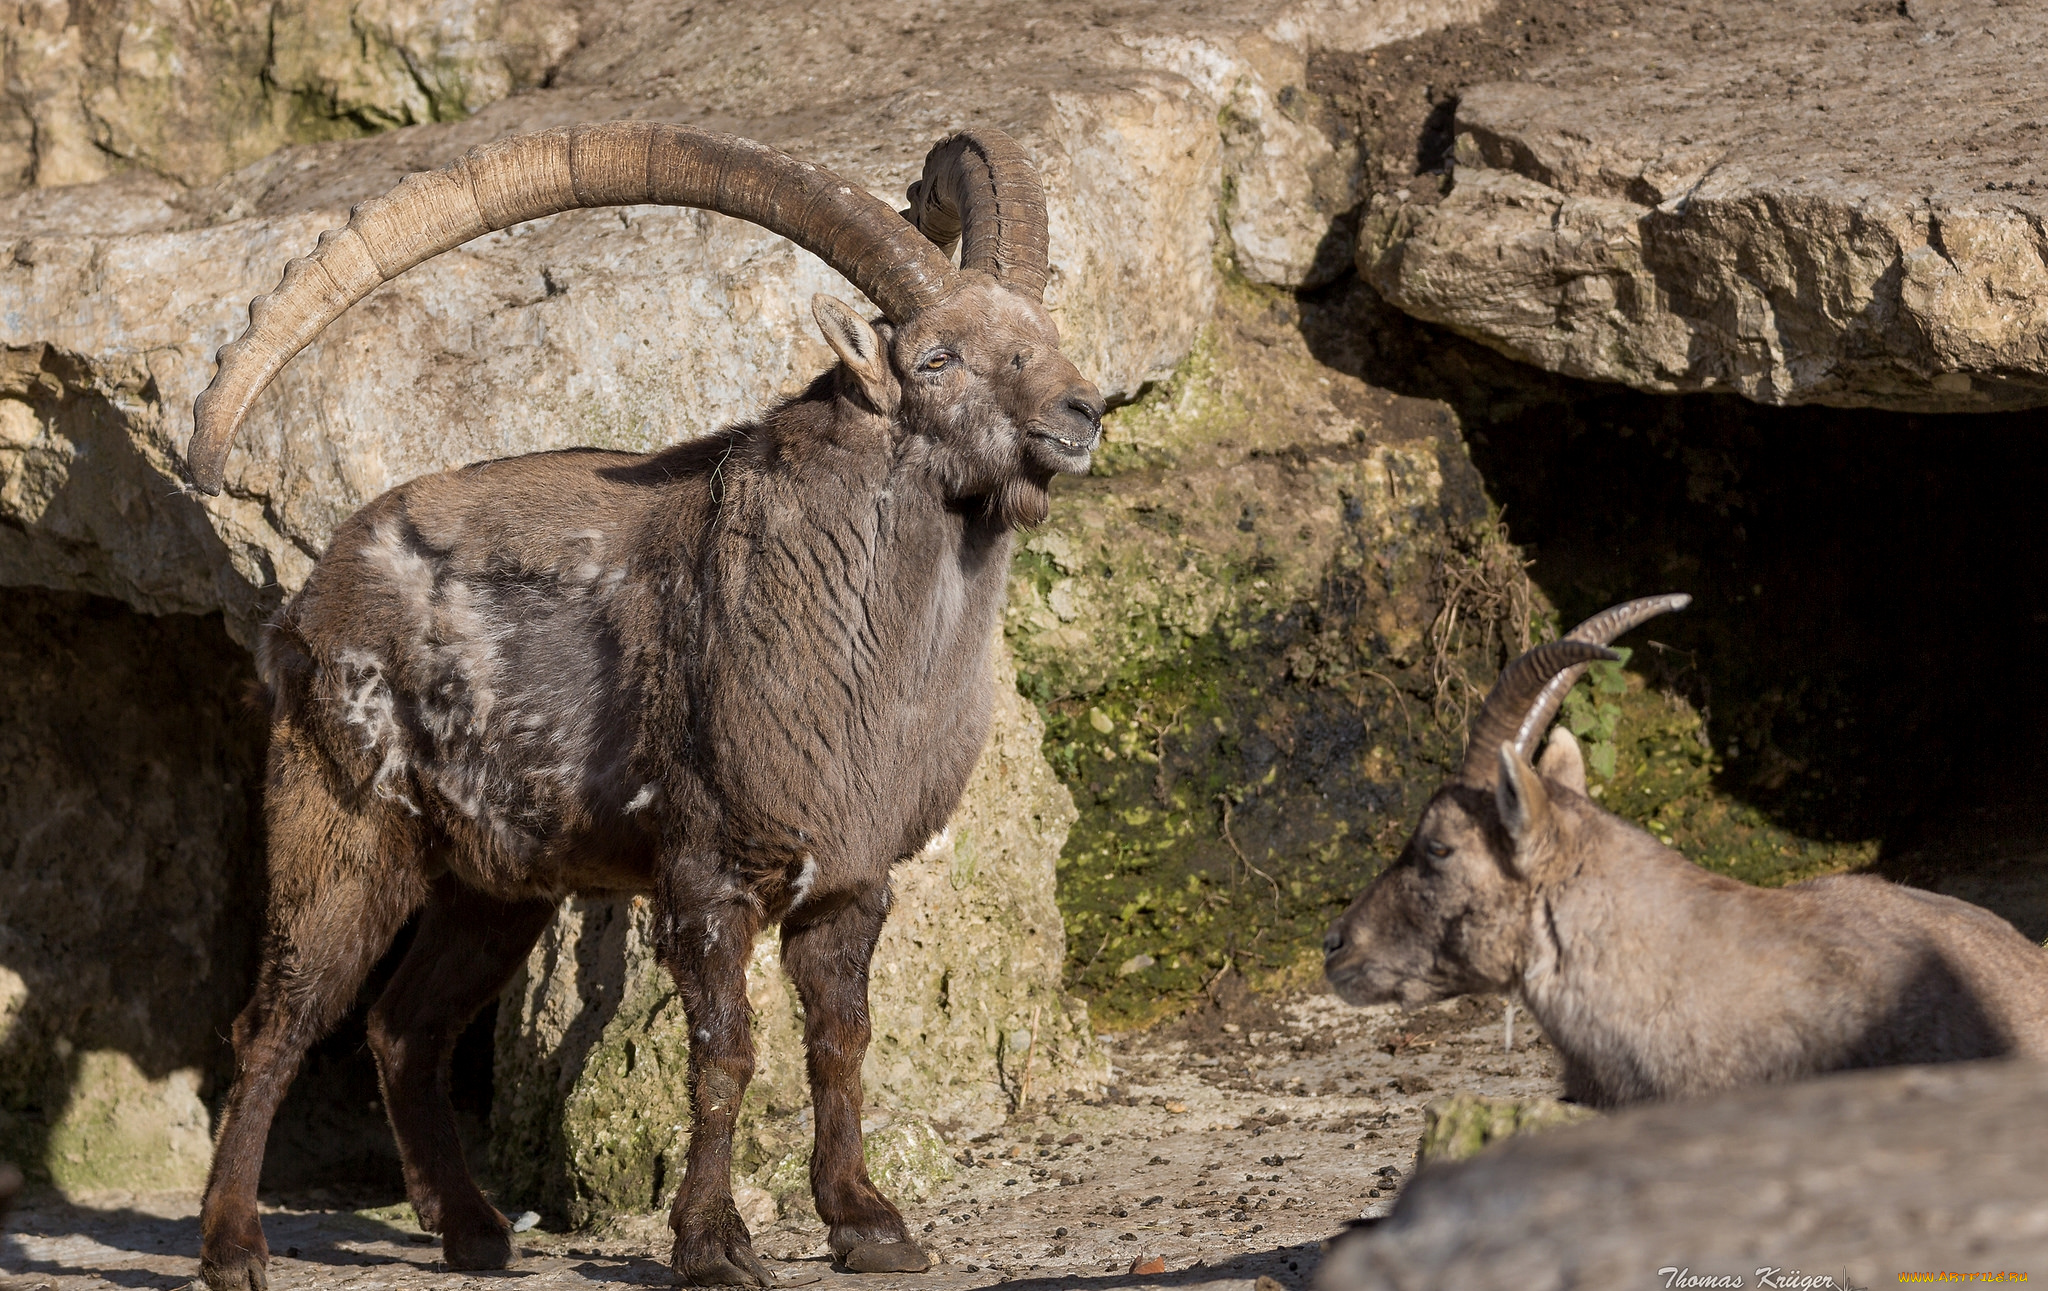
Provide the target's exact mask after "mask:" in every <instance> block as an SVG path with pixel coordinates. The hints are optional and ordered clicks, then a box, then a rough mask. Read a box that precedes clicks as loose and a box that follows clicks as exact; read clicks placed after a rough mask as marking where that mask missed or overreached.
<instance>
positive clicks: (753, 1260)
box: [670, 1243, 775, 1287]
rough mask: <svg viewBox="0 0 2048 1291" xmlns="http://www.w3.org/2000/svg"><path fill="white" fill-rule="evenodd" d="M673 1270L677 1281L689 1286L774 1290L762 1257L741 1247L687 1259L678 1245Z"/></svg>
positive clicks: (703, 1253) (672, 1265)
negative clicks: (771, 1288)
mask: <svg viewBox="0 0 2048 1291" xmlns="http://www.w3.org/2000/svg"><path fill="white" fill-rule="evenodd" d="M670 1267H671V1268H673V1269H675V1271H676V1281H677V1282H679V1283H681V1284H682V1285H683V1286H688V1287H772V1286H774V1285H775V1278H774V1276H773V1275H771V1274H770V1273H769V1272H768V1266H767V1265H765V1264H763V1263H761V1260H760V1257H759V1256H757V1255H755V1254H754V1252H753V1251H751V1250H749V1249H747V1248H746V1247H744V1246H742V1247H739V1248H737V1249H733V1250H727V1251H724V1252H722V1253H721V1252H717V1251H704V1252H701V1253H696V1254H692V1255H689V1256H686V1255H685V1254H684V1252H683V1251H682V1249H681V1244H680V1243H679V1244H678V1246H677V1250H676V1255H675V1257H674V1258H673V1259H672V1260H671V1262H670Z"/></svg>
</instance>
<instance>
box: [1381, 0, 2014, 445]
mask: <svg viewBox="0 0 2048 1291" xmlns="http://www.w3.org/2000/svg"><path fill="white" fill-rule="evenodd" d="M1633 12H1634V16H1633V17H1632V18H1631V19H1630V20H1629V21H1628V22H1627V23H1626V24H1625V25H1623V26H1620V27H1617V28H1615V29H1613V30H1612V31H1611V32H1608V33H1606V34H1605V35H1604V36H1602V37H1599V38H1596V39H1594V40H1593V41H1592V42H1591V43H1590V44H1588V45H1586V46H1585V47H1583V48H1579V49H1575V50H1568V51H1566V52H1562V53H1559V54H1556V55H1554V56H1552V57H1550V58H1548V59H1547V60H1544V61H1541V62H1539V63H1538V64H1537V65H1535V66H1533V67H1531V68H1529V69H1528V71H1527V79H1526V80H1523V81H1517V82H1512V83H1500V84H1486V85H1477V86H1473V87H1471V88H1469V89H1467V90H1466V91H1465V92H1464V93H1463V95H1462V97H1461V98H1460V100H1459V102H1458V106H1457V119H1456V132H1457V134H1456V146H1455V153H1454V158H1455V165H1454V167H1453V174H1452V178H1451V180H1450V187H1449V191H1448V193H1446V194H1444V195H1443V196H1442V198H1441V200H1433V199H1434V198H1435V194H1433V193H1422V194H1420V195H1417V196H1415V197H1414V198H1413V200H1409V201H1402V200H1400V199H1399V198H1397V197H1392V196H1385V195H1382V196H1379V197H1376V198H1375V199H1374V201H1373V203H1372V209H1371V213H1370V216H1369V217H1368V218H1367V219H1366V221H1365V222H1364V223H1365V227H1364V231H1363V236H1362V238H1361V241H1360V245H1359V249H1358V261H1359V266H1360V268H1361V270H1362V271H1363V272H1365V273H1366V274H1367V275H1368V276H1369V278H1370V279H1371V281H1372V282H1373V284H1374V285H1375V286H1377V287H1378V288H1379V289H1380V291H1381V292H1382V293H1383V294H1384V295H1385V296H1386V297H1387V298H1388V299H1389V300H1391V301H1393V302H1394V303H1395V304H1397V305H1399V306H1400V307H1401V308H1403V309H1405V310H1407V311H1408V312H1410V313H1412V314H1414V315H1416V316H1417V317H1420V318H1424V319H1428V320H1430V321H1432V322H1437V323H1442V324H1445V325H1446V326H1449V327H1451V328H1453V329H1454V330H1456V331H1459V332H1461V333H1463V334H1464V335H1467V336H1470V337H1473V338H1474V339H1477V340H1480V341H1482V342H1484V343H1486V344H1488V345H1491V346H1493V347H1494V348H1496V349H1499V350H1501V351H1502V352H1504V353H1506V354H1509V355H1511V356H1513V357H1515V358H1518V359H1522V360H1524V361H1527V362H1531V363H1535V364H1538V365H1540V366H1543V367H1546V368H1550V369H1552V370H1554V371H1558V372H1562V373H1566V374H1568V375H1571V376H1578V377H1590V378H1594V379H1598V380H1605V381H1619V382H1624V383H1626V384H1628V385H1631V386H1635V387H1636V388H1638V389H1643V390H1651V391H1693V390H1718V391H1733V392H1736V393H1739V394H1742V395H1745V396H1747V397H1749V398H1751V399H1755V400H1758V401H1760V402H1764V403H1773V404H1802V403H1821V404H1833V405H1838V406H1857V407H1877V408H1889V409H1896V410H1901V411H1920V412H1969V411H1981V410H1990V409H2000V408H2025V407H2034V406H2039V405H2042V404H2048V178H2044V177H2043V170H2044V166H2048V128H2044V125H2043V120H2042V114H2041V112H2040V111H2039V104H2038V102H2037V100H2036V99H2034V98H2033V97H2032V96H2031V94H2030V92H2029V89H2028V87H2032V86H2036V85H2039V84H2041V83H2042V81H2043V80H2044V78H2048V60H2044V56H2043V54H2042V51H2041V46H2040V42H2039V41H2038V39H2037V36H2038V34H2039V31H2040V28H2041V24H2042V22H2043V20H2044V18H2048V7H2044V6H2043V5H2042V4H2040V3H2039V2H2038V0H2033V2H2030V3H2025V4H2017V5H2001V4H1997V3H1993V2H1992V0H1940V2H1937V3H1922V2H1920V0H1916V2H1915V3H1914V4H1912V5H1911V6H1892V5H1874V4H1873V5H1863V6H1861V7H1859V8H1854V9H1848V10H1845V9H1843V8H1842V7H1841V6H1839V5H1834V4H1823V3H1821V2H1820V0H1797V2H1795V3H1775V2H1773V0H1739V2H1738V3H1734V4H1726V5H1716V6H1713V7H1712V10H1711V12H1709V11H1707V10H1704V9H1699V8H1695V7H1690V6H1673V5H1665V6H1656V5H1652V6H1639V7H1637V8H1636V9H1635V10H1634V11H1633ZM1418 187H1420V185H1418Z"/></svg>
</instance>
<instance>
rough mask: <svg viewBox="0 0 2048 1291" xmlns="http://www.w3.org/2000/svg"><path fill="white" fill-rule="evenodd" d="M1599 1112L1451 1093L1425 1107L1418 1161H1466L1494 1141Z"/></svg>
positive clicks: (1548, 1101) (1567, 1105)
mask: <svg viewBox="0 0 2048 1291" xmlns="http://www.w3.org/2000/svg"><path fill="white" fill-rule="evenodd" d="M1598 1115H1599V1113H1597V1112H1594V1111H1592V1110H1591V1109H1589V1108H1584V1107H1579V1106H1576V1105H1574V1104H1571V1103H1560V1102H1558V1101H1557V1100H1556V1099H1552V1098H1486V1097H1483V1096H1481V1095H1479V1094H1453V1095H1451V1096H1450V1097H1449V1098H1439V1099H1437V1100H1436V1101H1435V1102H1433V1103H1431V1104H1429V1106H1427V1107H1425V1108H1423V1109H1422V1142H1421V1144H1420V1145H1418V1146H1417V1148H1416V1150H1415V1164H1416V1165H1417V1166H1425V1165H1429V1164H1430V1163H1432V1162H1438V1161H1463V1160H1464V1159H1465V1158H1467V1157H1470V1156H1477V1155H1478V1154H1479V1152H1480V1150H1481V1149H1482V1148H1484V1147H1486V1146H1487V1145H1488V1144H1490V1143H1497V1142H1499V1141H1500V1140H1502V1139H1505V1138H1510V1137H1512V1136H1514V1135H1517V1134H1532V1133H1535V1132H1537V1131H1540V1130H1549V1129H1556V1128H1557V1127H1558V1126H1560V1125H1574V1124H1577V1123H1578V1122H1580V1121H1590V1120H1593V1119H1595V1118H1597V1117H1598Z"/></svg>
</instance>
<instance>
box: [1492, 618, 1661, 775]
mask: <svg viewBox="0 0 2048 1291" xmlns="http://www.w3.org/2000/svg"><path fill="white" fill-rule="evenodd" d="M1690 604H1692V597H1690V596H1688V595H1686V594H1685V593H1684V592H1670V593H1667V594H1666V595H1663V596H1645V597H1643V598H1642V599H1640V600H1635V601H1623V602H1622V603H1621V604H1619V605H1613V606H1609V607H1608V608H1607V609H1604V610H1602V611H1600V612H1599V613H1598V614H1595V615H1594V616H1593V617H1592V618H1590V619H1587V620H1586V621H1585V622H1584V623H1581V624H1579V626H1577V627H1575V628H1573V629H1572V630H1571V631H1569V632H1567V633H1565V634H1564V640H1566V641H1590V642H1592V643H1593V644H1594V645H1607V644H1608V643H1610V642H1611V641H1613V640H1614V638H1616V637H1618V636H1620V635H1621V634H1622V633H1624V632H1628V631H1631V630H1632V629H1635V628H1638V627H1641V626H1642V625H1643V624H1645V623H1648V622H1649V621H1650V620H1651V619H1654V618H1656V617H1657V616H1658V615H1659V614H1668V613H1670V612H1671V611H1672V610H1682V609H1684V608H1685V607H1686V606H1688V605H1690ZM1588 666H1589V665H1587V664H1579V665H1576V666H1575V667H1571V668H1567V669H1565V670H1564V671H1563V672H1561V673H1559V674H1557V675H1556V676H1555V677H1552V678H1551V679H1550V681H1549V682H1548V683H1547V684H1545V685H1544V687H1543V691H1542V693H1541V694H1539V695H1537V696H1536V699H1535V702H1534V703H1532V704H1530V705H1529V711H1528V713H1527V714H1526V715H1525V716H1524V717H1523V718H1522V724H1521V725H1520V726H1518V727H1516V728H1515V735H1514V740H1515V753H1516V755H1517V756H1519V757H1520V758H1521V759H1522V760H1523V761H1524V762H1527V761H1529V760H1530V759H1532V758H1534V757H1535V756H1536V745H1537V744H1538V743H1539V742H1540V741H1541V740H1542V739H1543V732H1545V731H1547V730H1549V729H1550V724H1551V723H1552V722H1553V721H1555V720H1557V710H1558V709H1559V708H1561V707H1563V705H1564V697H1565V695H1566V693H1567V692H1569V691H1570V690H1571V688H1572V687H1573V686H1576V685H1577V684H1578V682H1579V678H1580V677H1582V676H1584V675H1585V672H1586V669H1587V667H1588Z"/></svg>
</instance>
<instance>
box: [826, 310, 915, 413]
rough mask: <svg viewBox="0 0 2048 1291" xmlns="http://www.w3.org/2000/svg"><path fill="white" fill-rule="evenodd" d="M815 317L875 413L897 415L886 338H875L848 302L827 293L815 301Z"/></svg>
mask: <svg viewBox="0 0 2048 1291" xmlns="http://www.w3.org/2000/svg"><path fill="white" fill-rule="evenodd" d="M811 317H813V318H815V319H817V320H818V330H819V331H820V332H823V333H824V334H825V344H827V345H829V346H831V347H832V352H833V353H834V354H837V355H838V356H839V361H840V362H841V363H844V364H845V365H846V370H847V371H848V372H851V373H852V374H853V379H854V380H855V381H858V382H859V383H860V388H861V393H863V394H865V395H866V396H867V397H868V402H869V403H871V404H873V405H874V408H875V411H876V412H880V413H884V414H886V413H889V412H893V411H894V410H895V408H896V382H895V380H894V378H893V377H892V376H891V375H890V372H889V356H888V355H887V354H885V353H883V352H882V338H881V337H879V336H877V335H875V329H874V328H872V327H870V326H868V321H867V320H866V319H865V318H862V317H861V316H860V315H859V314H856V313H854V312H853V309H852V307H850V306H849V305H847V303H846V302H845V301H843V300H837V299H835V298H833V297H831V296H827V295H826V294H825V293H824V292H819V293H818V294H817V295H815V296H813V297H811Z"/></svg>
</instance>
